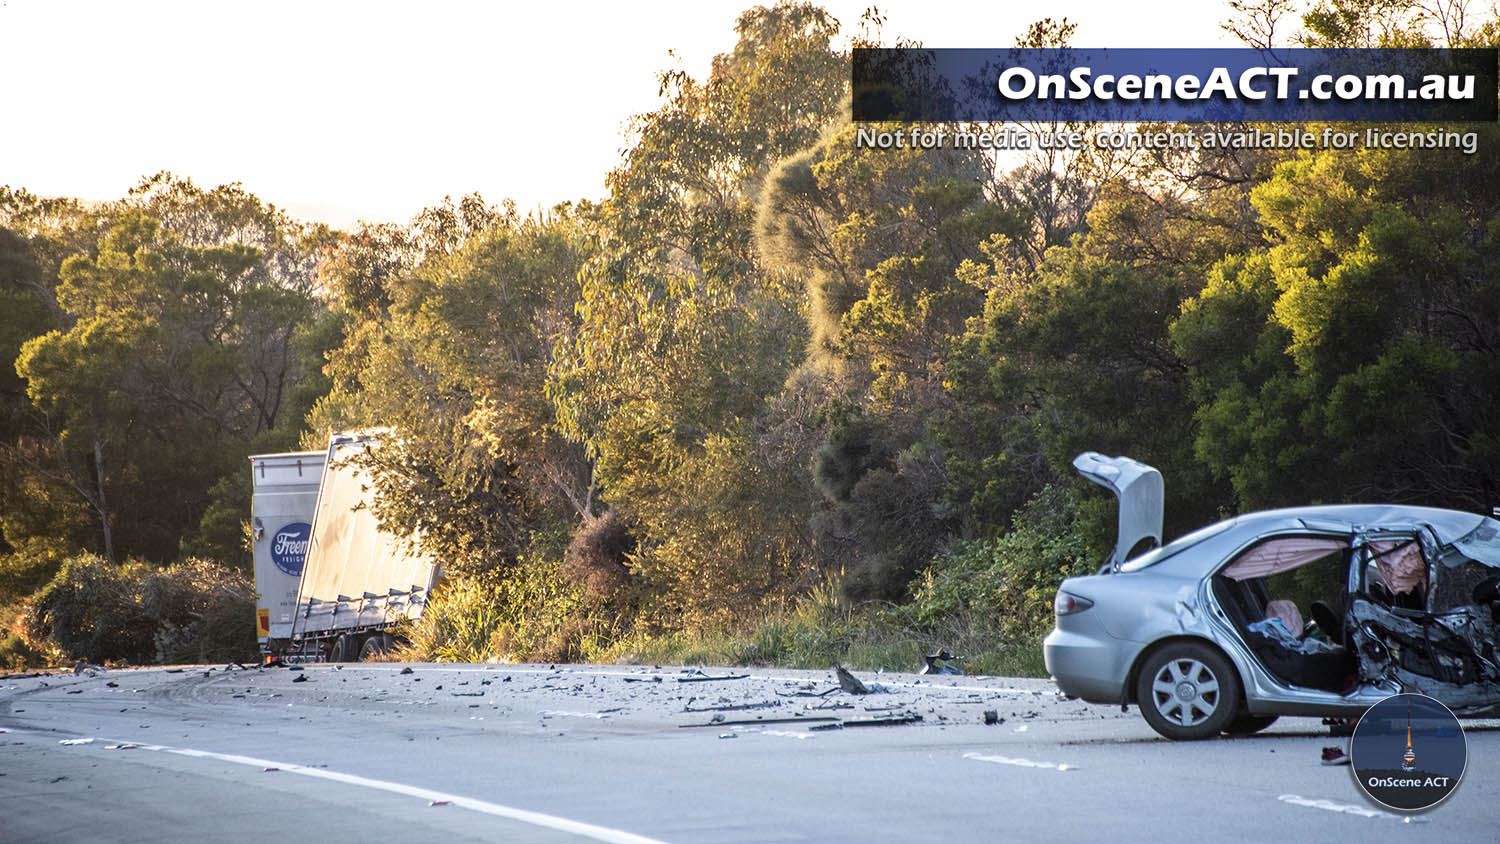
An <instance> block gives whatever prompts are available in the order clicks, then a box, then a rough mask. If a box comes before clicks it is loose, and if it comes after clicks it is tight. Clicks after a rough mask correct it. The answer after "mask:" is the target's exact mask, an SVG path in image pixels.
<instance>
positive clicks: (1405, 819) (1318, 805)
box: [1276, 794, 1427, 823]
mask: <svg viewBox="0 0 1500 844" xmlns="http://www.w3.org/2000/svg"><path fill="white" fill-rule="evenodd" d="M1276 799H1277V800H1280V801H1281V802H1283V803H1290V804H1291V805H1293V806H1306V807H1307V808H1309V809H1322V810H1324V811H1327V812H1339V813H1341V814H1345V815H1357V816H1359V817H1362V818H1370V819H1372V820H1373V819H1377V818H1381V819H1385V820H1392V821H1401V822H1402V823H1427V819H1426V818H1424V817H1421V816H1419V815H1393V814H1391V813H1390V812H1382V811H1381V810H1379V809H1373V808H1371V807H1369V806H1359V805H1356V804H1353V803H1335V802H1333V801H1332V800H1322V799H1314V798H1310V797H1303V796H1301V795H1300V794H1283V795H1281V796H1280V797H1278V798H1276Z"/></svg>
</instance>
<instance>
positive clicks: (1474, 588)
mask: <svg viewBox="0 0 1500 844" xmlns="http://www.w3.org/2000/svg"><path fill="white" fill-rule="evenodd" d="M1474 519H1476V520H1478V522H1479V523H1478V524H1477V525H1476V526H1474V527H1473V528H1472V529H1470V530H1468V531H1466V532H1463V533H1461V534H1459V533H1458V531H1457V530H1455V529H1454V526H1448V525H1444V526H1434V525H1423V526H1413V527H1409V528H1390V529H1381V528H1372V529H1367V530H1362V531H1360V532H1359V533H1358V534H1357V535H1356V537H1355V547H1354V552H1353V554H1352V555H1351V571H1350V578H1349V585H1350V597H1351V600H1350V602H1349V608H1348V614H1347V618H1346V627H1345V629H1346V631H1347V633H1348V637H1349V642H1350V644H1351V646H1352V647H1353V648H1354V650H1355V652H1356V654H1357V657H1358V661H1359V674H1360V679H1361V680H1363V681H1365V682H1366V683H1371V684H1374V685H1376V686H1379V687H1383V688H1387V689H1389V690H1390V691H1391V692H1392V693H1398V692H1416V693H1421V694H1425V695H1429V696H1431V697H1434V698H1436V699H1438V700H1440V701H1442V702H1443V703H1444V704H1446V705H1447V706H1448V707H1449V708H1450V709H1453V710H1454V711H1456V712H1460V713H1464V714H1479V713H1482V712H1485V711H1489V710H1500V659H1497V652H1496V631H1497V629H1500V594H1497V593H1500V523H1497V522H1496V521H1495V520H1493V519H1485V518H1482V517H1478V516H1475V517H1474ZM1455 534H1457V535H1455Z"/></svg>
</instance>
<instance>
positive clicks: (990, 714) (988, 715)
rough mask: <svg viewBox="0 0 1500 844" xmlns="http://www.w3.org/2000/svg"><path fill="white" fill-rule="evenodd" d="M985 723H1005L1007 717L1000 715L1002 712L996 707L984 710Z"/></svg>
mask: <svg viewBox="0 0 1500 844" xmlns="http://www.w3.org/2000/svg"><path fill="white" fill-rule="evenodd" d="M984 723H985V724H986V725H994V724H1004V723H1005V719H1004V718H1001V717H1000V713H999V712H998V711H996V710H994V709H986V710H985V711H984Z"/></svg>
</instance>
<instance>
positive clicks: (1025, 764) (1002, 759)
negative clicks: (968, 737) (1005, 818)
mask: <svg viewBox="0 0 1500 844" xmlns="http://www.w3.org/2000/svg"><path fill="white" fill-rule="evenodd" d="M964 758H965V759H973V760H974V761H975V762H992V763H994V764H996V765H1015V766H1017V767H1021V768H1048V769H1051V770H1054V771H1076V770H1078V766H1077V765H1069V764H1067V763H1066V762H1064V763H1061V764H1059V763H1057V762H1033V761H1031V760H1030V759H1012V758H1010V757H1009V756H986V755H984V754H982V753H974V752H972V751H971V752H969V753H965V754H964Z"/></svg>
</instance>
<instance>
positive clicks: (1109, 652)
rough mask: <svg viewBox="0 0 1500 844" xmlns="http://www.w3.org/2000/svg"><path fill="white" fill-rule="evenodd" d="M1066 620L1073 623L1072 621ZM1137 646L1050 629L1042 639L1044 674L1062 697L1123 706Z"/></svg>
mask: <svg viewBox="0 0 1500 844" xmlns="http://www.w3.org/2000/svg"><path fill="white" fill-rule="evenodd" d="M1070 621H1073V622H1075V623H1076V622H1077V620H1076V619H1072V620H1070ZM1140 649H1141V646H1140V644H1139V643H1137V642H1127V641H1125V640H1122V639H1116V638H1114V637H1113V636H1110V635H1109V634H1108V633H1106V632H1104V630H1103V629H1099V630H1098V631H1097V632H1080V631H1073V630H1062V629H1059V628H1056V627H1054V628H1053V629H1052V632H1051V633H1048V634H1047V638H1046V639H1044V640H1042V656H1043V659H1044V660H1045V661H1046V664H1047V673H1049V674H1051V675H1052V677H1053V679H1054V680H1055V681H1056V682H1057V687H1058V688H1059V689H1061V690H1062V692H1063V694H1066V695H1071V696H1073V697H1078V698H1082V699H1084V700H1086V701H1089V702H1091V703H1123V702H1124V701H1125V700H1126V699H1127V697H1128V695H1127V694H1126V690H1125V677H1126V675H1127V674H1128V673H1129V671H1130V666H1131V664H1132V663H1134V661H1135V657H1136V655H1137V654H1138V653H1140Z"/></svg>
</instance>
